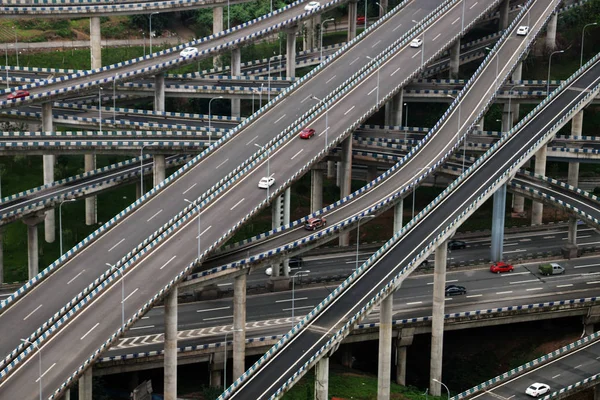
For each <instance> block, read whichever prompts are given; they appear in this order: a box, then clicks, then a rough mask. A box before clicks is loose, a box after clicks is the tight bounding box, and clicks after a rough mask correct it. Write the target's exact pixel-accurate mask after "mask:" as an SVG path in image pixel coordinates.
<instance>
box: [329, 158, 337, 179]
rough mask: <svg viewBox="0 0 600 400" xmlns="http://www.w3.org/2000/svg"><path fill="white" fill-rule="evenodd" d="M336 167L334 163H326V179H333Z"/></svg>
mask: <svg viewBox="0 0 600 400" xmlns="http://www.w3.org/2000/svg"><path fill="white" fill-rule="evenodd" d="M336 172H337V170H336V166H335V161H331V160H328V161H327V179H334V178H335V177H336Z"/></svg>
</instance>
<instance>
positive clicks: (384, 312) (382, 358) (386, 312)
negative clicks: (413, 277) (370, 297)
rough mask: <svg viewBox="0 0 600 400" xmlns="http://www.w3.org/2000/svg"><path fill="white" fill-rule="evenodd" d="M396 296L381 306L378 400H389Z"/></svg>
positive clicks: (390, 295)
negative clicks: (393, 316) (393, 315)
mask: <svg viewBox="0 0 600 400" xmlns="http://www.w3.org/2000/svg"><path fill="white" fill-rule="evenodd" d="M393 299H394V294H393V293H390V294H389V295H388V296H387V297H386V298H385V299H383V301H382V302H381V306H380V313H379V359H378V368H377V400H389V398H390V377H391V373H392V309H393V305H394V304H393Z"/></svg>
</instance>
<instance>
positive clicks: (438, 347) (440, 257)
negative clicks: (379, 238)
mask: <svg viewBox="0 0 600 400" xmlns="http://www.w3.org/2000/svg"><path fill="white" fill-rule="evenodd" d="M447 257H448V241H447V240H446V241H444V242H443V243H441V244H440V245H439V246H438V247H437V248H436V249H435V269H434V272H433V310H432V314H433V316H432V320H431V363H430V366H429V377H430V384H429V393H431V395H432V396H439V395H440V394H441V393H442V391H441V385H440V384H439V383H437V382H434V381H433V380H434V379H437V380H438V381H441V380H442V357H443V354H444V351H443V350H444V306H445V301H446V296H445V286H446V262H447Z"/></svg>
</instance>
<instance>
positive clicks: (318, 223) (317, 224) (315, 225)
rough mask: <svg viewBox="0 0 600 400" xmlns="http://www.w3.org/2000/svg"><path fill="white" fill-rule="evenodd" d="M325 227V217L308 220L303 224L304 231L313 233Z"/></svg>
mask: <svg viewBox="0 0 600 400" xmlns="http://www.w3.org/2000/svg"><path fill="white" fill-rule="evenodd" d="M325 225H327V220H326V219H325V217H314V218H309V219H308V221H306V223H305V224H304V229H306V230H307V231H314V230H317V229H319V228H321V227H323V226H325Z"/></svg>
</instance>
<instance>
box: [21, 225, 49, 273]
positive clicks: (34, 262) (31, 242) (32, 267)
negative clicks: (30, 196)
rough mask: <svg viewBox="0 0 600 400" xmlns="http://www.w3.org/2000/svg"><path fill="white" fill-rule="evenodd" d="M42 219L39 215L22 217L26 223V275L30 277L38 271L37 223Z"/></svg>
mask: <svg viewBox="0 0 600 400" xmlns="http://www.w3.org/2000/svg"><path fill="white" fill-rule="evenodd" d="M43 220H44V217H42V216H41V215H33V216H28V217H25V218H23V223H25V225H27V269H28V277H29V279H32V278H33V277H34V276H36V275H37V274H38V272H39V254H40V253H39V247H38V229H37V227H38V224H39V223H40V222H42V221H43Z"/></svg>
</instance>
